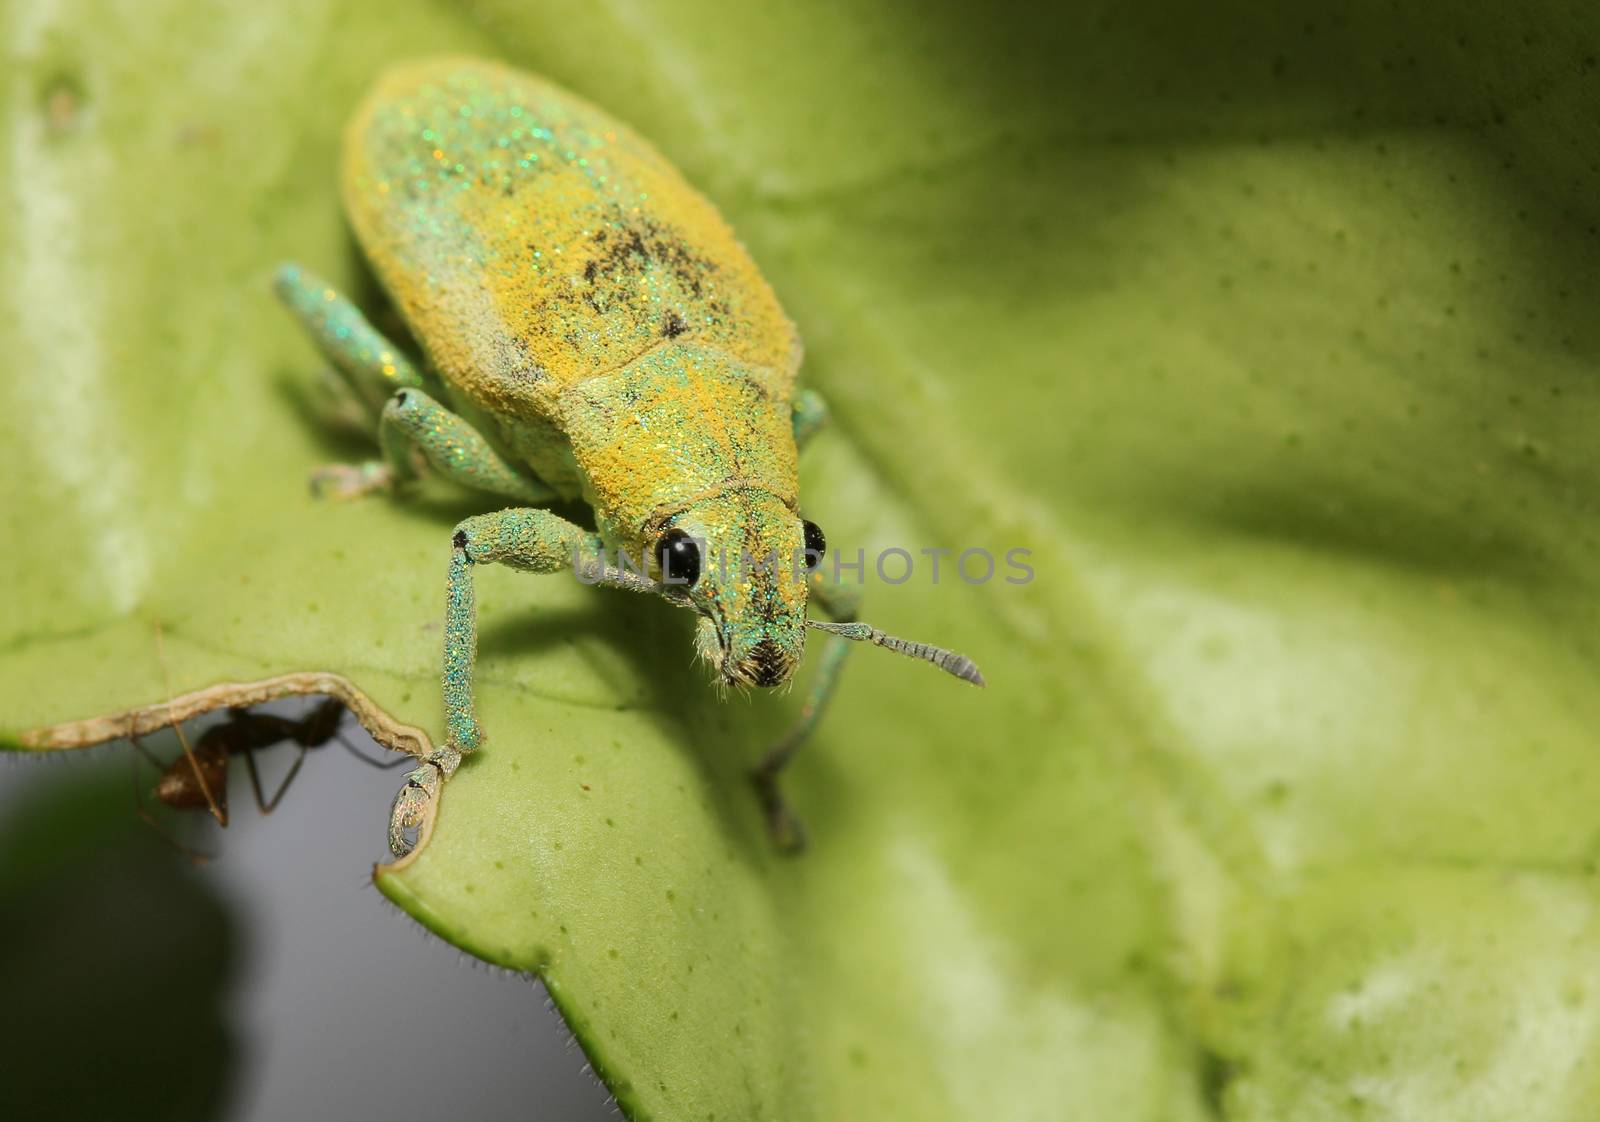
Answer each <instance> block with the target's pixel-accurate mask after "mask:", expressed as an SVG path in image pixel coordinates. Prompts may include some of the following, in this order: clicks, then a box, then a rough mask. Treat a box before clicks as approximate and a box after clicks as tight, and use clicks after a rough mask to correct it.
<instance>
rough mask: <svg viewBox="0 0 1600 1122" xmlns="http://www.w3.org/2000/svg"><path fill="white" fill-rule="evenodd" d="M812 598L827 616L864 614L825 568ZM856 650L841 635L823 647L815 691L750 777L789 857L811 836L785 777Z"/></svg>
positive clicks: (850, 591)
mask: <svg viewBox="0 0 1600 1122" xmlns="http://www.w3.org/2000/svg"><path fill="white" fill-rule="evenodd" d="M811 599H812V600H813V601H814V602H816V603H817V605H818V606H819V607H820V608H822V610H823V611H824V612H826V613H827V614H828V615H830V616H832V617H833V618H834V619H836V620H839V621H841V622H843V621H848V620H853V619H855V618H856V615H857V613H858V612H859V611H860V610H861V593H860V590H859V589H857V588H852V587H849V586H847V585H842V584H828V583H826V582H824V581H823V579H822V575H821V572H820V570H819V571H818V572H817V573H814V574H812V577H811ZM852 646H854V644H853V643H851V642H850V640H848V639H845V638H841V637H840V636H838V635H830V636H828V641H827V643H826V644H825V645H824V646H823V648H822V659H821V663H820V665H819V666H818V667H817V673H816V677H815V678H813V679H812V681H811V689H810V690H809V691H808V692H807V693H806V699H805V701H804V702H803V703H802V704H801V706H800V712H799V714H798V715H797V716H796V717H795V720H794V723H793V724H792V725H790V726H789V730H788V731H787V732H786V733H784V734H783V736H781V737H779V738H778V742H777V743H776V744H774V745H773V746H772V747H771V748H769V749H767V752H766V755H764V756H762V757H761V762H760V763H759V764H757V765H756V767H755V770H754V771H752V772H751V775H750V778H751V780H752V781H753V782H754V783H755V786H756V796H757V797H758V798H759V799H760V800H761V809H762V810H763V811H764V812H765V813H766V816H767V829H768V831H769V832H770V833H771V834H772V840H773V842H774V843H775V844H776V845H777V846H778V848H779V849H781V850H783V851H785V852H788V853H798V852H799V851H800V850H801V849H804V848H805V844H806V832H805V827H804V825H802V824H801V822H800V819H799V818H798V817H796V816H795V813H794V810H793V808H792V807H790V806H789V801H788V799H786V798H785V797H784V794H783V788H782V786H781V784H780V783H779V776H780V775H781V774H782V772H783V769H784V768H785V767H787V766H788V765H789V761H790V760H791V759H792V758H793V757H794V754H795V752H797V751H798V750H799V748H800V745H802V744H804V743H805V742H806V739H807V738H808V737H809V736H810V735H811V732H812V730H813V729H815V728H816V727H817V723H818V722H819V721H821V720H822V714H823V713H824V712H825V711H826V710H827V708H828V702H830V701H832V700H833V694H834V691H835V690H837V689H838V687H839V678H840V675H841V674H843V672H844V664H845V660H846V659H847V658H848V657H849V655H850V648H851V647H852Z"/></svg>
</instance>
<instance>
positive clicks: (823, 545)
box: [805, 520, 828, 570]
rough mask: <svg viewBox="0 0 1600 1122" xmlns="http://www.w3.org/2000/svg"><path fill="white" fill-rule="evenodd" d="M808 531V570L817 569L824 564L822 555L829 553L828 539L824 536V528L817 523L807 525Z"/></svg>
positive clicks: (809, 522) (808, 522)
mask: <svg viewBox="0 0 1600 1122" xmlns="http://www.w3.org/2000/svg"><path fill="white" fill-rule="evenodd" d="M805 531H806V568H807V569H813V570H814V569H815V568H816V567H817V566H818V565H820V564H821V563H822V555H823V554H824V553H826V552H827V551H828V539H827V538H825V537H823V536H822V527H821V526H818V525H817V524H816V523H815V522H811V521H809V520H808V521H807V522H806V523H805Z"/></svg>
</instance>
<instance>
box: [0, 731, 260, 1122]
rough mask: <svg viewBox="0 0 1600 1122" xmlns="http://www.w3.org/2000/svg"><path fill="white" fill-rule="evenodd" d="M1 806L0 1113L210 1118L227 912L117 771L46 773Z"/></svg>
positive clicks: (228, 940) (234, 1050)
mask: <svg viewBox="0 0 1600 1122" xmlns="http://www.w3.org/2000/svg"><path fill="white" fill-rule="evenodd" d="M28 762H29V763H42V761H28ZM6 810H7V813H6V814H5V817H4V819H3V820H0V853H4V854H5V857H6V859H5V862H4V864H3V865H0V870H3V871H0V993H3V994H4V995H5V1016H4V1018H3V1021H0V1023H3V1025H4V1027H3V1028H0V1050H3V1052H4V1055H5V1078H4V1079H0V1117H5V1118H10V1119H18V1120H21V1119H27V1120H29V1122H44V1120H48V1119H85V1118H96V1119H106V1120H112V1119H130V1120H132V1119H165V1120H172V1122H179V1120H188V1119H194V1120H200V1119H208V1118H217V1117H221V1116H222V1115H223V1114H224V1112H225V1109H226V1107H227V1106H228V1104H229V1102H230V1100H231V1098H232V1097H233V1095H234V1093H235V1091H236V1082H237V1078H236V1075H237V1064H238V1054H239V1041H238V1032H237V1029H236V1027H235V1025H234V1024H233V1018H232V1017H231V1016H230V1015H229V1013H228V1012H227V1003H228V1000H229V998H230V997H231V991H232V990H233V988H234V987H235V986H236V984H237V982H238V973H239V963H240V957H241V956H240V954H239V951H238V945H239V942H240V938H241V925H240V923H239V920H238V917H237V916H236V915H235V913H234V911H233V909H232V908H231V907H229V906H228V905H226V904H225V903H224V901H223V900H222V899H221V898H220V897H219V895H218V894H217V892H216V891H215V889H214V888H213V887H212V886H211V885H210V884H208V883H207V882H206V881H205V879H204V878H203V877H202V876H201V875H200V874H199V873H198V871H197V870H196V869H195V868H194V867H193V866H192V865H191V864H189V863H188V862H186V861H184V860H183V859H182V858H181V857H179V856H178V855H177V854H176V853H175V852H174V851H173V850H171V849H170V848H168V846H167V845H166V844H165V843H164V842H162V841H161V840H160V839H159V838H158V837H157V836H156V835H155V833H153V832H152V831H150V830H148V829H146V828H145V826H144V825H143V824H142V823H140V822H139V821H138V819H137V818H136V817H135V815H134V812H133V807H132V798H131V794H130V791H129V785H128V781H127V777H126V774H125V773H123V772H122V771H121V769H117V768H109V767H103V766H102V767H90V768H80V769H74V773H68V772H66V771H65V770H64V769H56V770H55V771H54V773H53V774H51V775H50V776H49V777H48V780H47V781H45V782H40V783H38V784H36V785H35V786H34V789H33V790H31V791H30V792H29V797H28V798H27V799H26V801H21V800H17V801H13V802H12V803H11V805H10V806H8V807H7V808H6Z"/></svg>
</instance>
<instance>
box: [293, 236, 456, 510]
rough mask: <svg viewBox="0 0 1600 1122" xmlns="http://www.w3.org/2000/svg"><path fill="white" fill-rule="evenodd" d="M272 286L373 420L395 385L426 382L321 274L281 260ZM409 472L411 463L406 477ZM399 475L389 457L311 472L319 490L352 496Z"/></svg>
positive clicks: (387, 485)
mask: <svg viewBox="0 0 1600 1122" xmlns="http://www.w3.org/2000/svg"><path fill="white" fill-rule="evenodd" d="M273 287H274V288H275V289H276V290H277V293H278V297H279V299H281V300H282V301H283V303H284V306H285V307H287V308H288V309H289V311H290V312H291V313H292V314H293V315H294V317H295V319H297V320H298V321H299V322H300V326H301V327H302V328H303V329H304V330H305V333H306V334H307V335H309V336H310V337H311V341H312V342H314V343H315V344H316V345H317V349H318V350H320V351H321V352H322V353H323V355H324V356H326V358H327V359H328V361H329V362H331V363H332V364H333V369H334V370H335V372H337V374H338V375H339V377H340V378H341V379H342V380H343V381H344V384H345V387H346V388H347V389H348V390H349V391H350V394H351V396H353V397H354V398H355V399H356V400H357V401H359V402H360V403H361V405H362V407H363V408H364V409H365V410H366V412H367V415H368V416H369V417H371V418H372V419H373V420H374V421H376V420H377V419H378V418H379V416H380V415H381V413H382V411H383V409H384V405H385V403H386V402H387V401H388V400H389V399H390V398H391V397H393V396H394V393H395V391H396V390H400V389H406V388H421V387H422V386H423V385H425V384H426V380H425V379H424V378H423V376H422V372H421V371H419V370H418V369H417V368H416V366H414V365H413V364H412V362H411V360H410V359H409V358H407V357H406V355H405V352H403V351H402V350H401V349H400V348H399V347H397V346H395V345H394V344H393V343H392V342H390V341H389V339H387V338H386V337H385V336H384V335H383V334H382V333H381V332H379V331H378V329H377V328H375V327H373V326H372V324H370V323H368V322H367V318H366V317H365V316H363V315H362V314H361V310H360V309H359V308H357V307H356V306H355V305H354V304H352V303H351V302H350V301H349V300H348V299H346V298H345V297H344V296H342V295H340V294H339V293H338V292H337V291H335V290H334V288H333V287H332V286H331V285H329V284H328V283H327V282H326V281H324V280H323V279H322V278H321V277H318V276H316V275H315V274H314V273H310V272H307V271H306V270H305V269H302V268H301V267H300V266H298V265H293V264H290V265H282V266H280V267H279V268H278V275H277V277H276V278H275V280H274V283H273ZM410 474H414V472H412V471H410V470H409V468H407V470H404V471H403V472H402V473H401V478H406V477H408V476H409V475H410ZM395 478H396V472H395V467H394V464H393V463H392V462H390V461H387V460H367V461H366V462H364V463H359V464H328V465H327V466H325V467H322V468H319V469H317V471H315V472H313V473H312V476H311V487H312V490H313V491H315V492H316V493H317V494H321V495H328V496H330V497H332V498H346V499H348V498H356V497H358V496H361V495H367V494H371V493H373V492H375V491H383V490H387V489H388V488H390V487H392V486H393V485H394V482H395Z"/></svg>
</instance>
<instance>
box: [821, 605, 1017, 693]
mask: <svg viewBox="0 0 1600 1122" xmlns="http://www.w3.org/2000/svg"><path fill="white" fill-rule="evenodd" d="M806 626H807V627H814V628H816V629H817V630H818V631H826V632H827V633H828V634H829V635H837V636H839V637H840V638H842V639H853V640H855V641H856V642H858V643H871V644H872V645H873V646H875V647H882V648H883V649H884V650H886V651H893V652H894V653H895V654H903V655H905V656H906V657H908V658H920V659H922V660H923V661H924V662H931V663H933V664H934V665H935V666H937V667H938V668H939V669H940V670H943V671H944V672H945V673H946V674H954V675H955V676H956V677H957V678H960V679H961V680H962V681H963V682H971V683H972V684H973V685H975V686H982V685H986V684H987V683H986V682H984V680H983V674H982V673H980V672H979V670H978V664H977V663H975V662H973V661H972V660H971V659H970V658H968V657H967V656H966V655H964V654H957V653H956V652H955V651H947V650H945V649H944V648H943V647H930V646H929V645H928V644H927V643H913V642H912V641H911V640H910V639H900V638H897V637H896V636H894V635H885V634H884V633H883V632H882V631H879V630H878V629H877V628H876V627H869V626H868V625H867V624H864V623H830V622H828V621H827V620H820V619H808V620H806Z"/></svg>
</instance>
